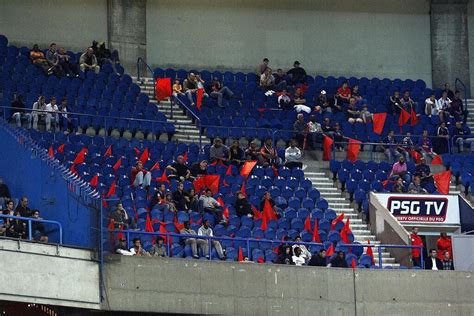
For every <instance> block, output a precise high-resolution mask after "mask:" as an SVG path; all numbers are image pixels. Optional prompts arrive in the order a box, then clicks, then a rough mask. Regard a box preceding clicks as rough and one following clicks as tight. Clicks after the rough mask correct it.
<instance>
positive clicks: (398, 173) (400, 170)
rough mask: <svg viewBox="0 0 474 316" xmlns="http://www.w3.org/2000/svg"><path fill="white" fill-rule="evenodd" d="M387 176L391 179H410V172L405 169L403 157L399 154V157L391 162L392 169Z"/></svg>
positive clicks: (408, 180) (407, 180)
mask: <svg viewBox="0 0 474 316" xmlns="http://www.w3.org/2000/svg"><path fill="white" fill-rule="evenodd" d="M389 178H390V179H392V180H396V179H398V178H402V179H403V180H404V181H405V182H407V183H409V182H410V181H411V178H410V174H409V173H408V171H407V164H406V163H405V157H403V156H400V158H398V162H396V163H394V164H393V166H392V171H391V172H390V176H389Z"/></svg>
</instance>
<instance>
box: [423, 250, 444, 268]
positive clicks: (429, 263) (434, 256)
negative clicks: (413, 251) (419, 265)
mask: <svg viewBox="0 0 474 316" xmlns="http://www.w3.org/2000/svg"><path fill="white" fill-rule="evenodd" d="M425 270H443V263H442V262H441V260H439V258H438V252H436V249H430V256H429V257H428V258H426V262H425Z"/></svg>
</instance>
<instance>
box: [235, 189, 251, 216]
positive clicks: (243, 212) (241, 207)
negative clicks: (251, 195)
mask: <svg viewBox="0 0 474 316" xmlns="http://www.w3.org/2000/svg"><path fill="white" fill-rule="evenodd" d="M235 195H236V197H237V198H236V199H235V204H234V208H235V212H236V213H237V216H238V217H242V216H248V217H253V211H252V206H251V205H250V203H249V201H248V200H247V198H246V197H245V195H244V194H243V193H242V191H238V192H237V193H236V194H235Z"/></svg>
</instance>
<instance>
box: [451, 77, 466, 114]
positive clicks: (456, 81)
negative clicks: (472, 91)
mask: <svg viewBox="0 0 474 316" xmlns="http://www.w3.org/2000/svg"><path fill="white" fill-rule="evenodd" d="M458 83H459V84H461V86H462V88H463V91H464V109H462V110H463V111H467V90H466V85H465V84H464V82H462V80H461V79H459V78H456V80H455V81H454V88H455V89H456V90H458Z"/></svg>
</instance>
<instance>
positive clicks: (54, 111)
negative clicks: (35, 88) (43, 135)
mask: <svg viewBox="0 0 474 316" xmlns="http://www.w3.org/2000/svg"><path fill="white" fill-rule="evenodd" d="M44 110H45V111H48V113H46V117H45V122H46V131H50V130H51V123H54V125H55V127H58V126H59V125H58V124H59V117H58V105H57V104H56V98H55V97H51V101H50V102H49V103H48V104H46V106H45V107H44Z"/></svg>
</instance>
